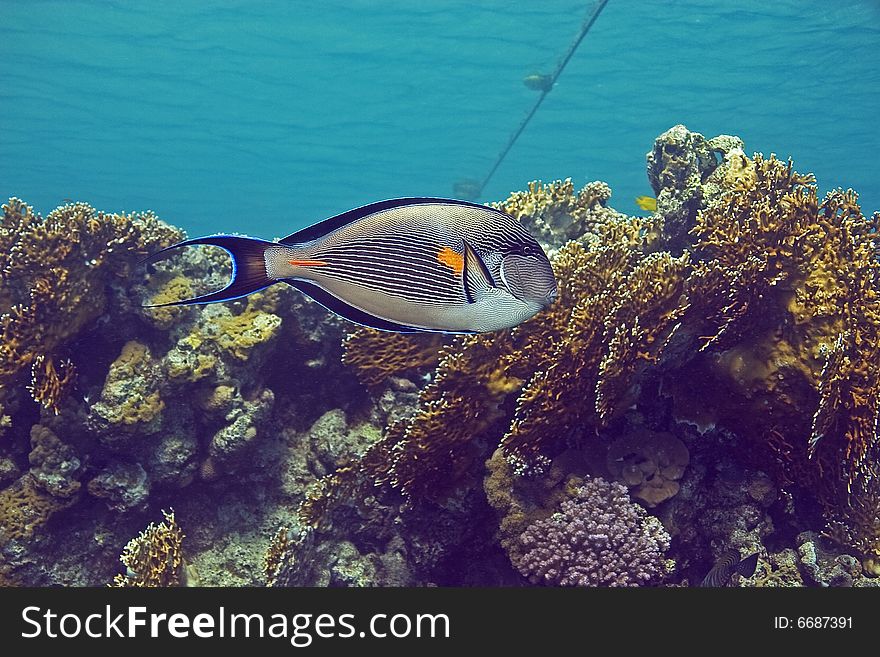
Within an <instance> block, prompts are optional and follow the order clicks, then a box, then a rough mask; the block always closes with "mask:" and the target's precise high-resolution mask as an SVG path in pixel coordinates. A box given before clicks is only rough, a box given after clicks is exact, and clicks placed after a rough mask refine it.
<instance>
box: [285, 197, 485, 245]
mask: <svg viewBox="0 0 880 657" xmlns="http://www.w3.org/2000/svg"><path fill="white" fill-rule="evenodd" d="M434 203H442V204H444V205H463V206H468V207H473V208H481V209H483V210H491V209H492V208H487V207H486V206H485V205H480V204H479V203H470V202H468V201H458V200H455V199H449V198H433V197H427V196H424V197H422V196H419V197H410V198H392V199H388V200H387V201H377V202H376V203H370V204H369V205H363V206H361V207H359V208H354V209H353V210H348V211H347V212H343V213H342V214H337V215H336V216H335V217H330V218H329V219H324V221H319V222H318V223H316V224H313V225H311V226H309V227H308V228H303V229H302V230H298V231H296V232H295V233H292V234H291V235H288V236H287V237H284V238H282V239H280V240H279V242H280V243H281V244H305V243H306V242H313V241H314V240H317V239H320V238H322V237H324V235H327V234H328V233H332V232H333V231H334V230H337V229H338V228H342V227H343V226H347V225H348V224H351V223H354V222H355V221H357V220H358V219H362V218H364V217H367V216H369V215H371V214H376V213H378V212H382V211H384V210H390V209H392V208H399V207H403V206H405V205H427V204H434Z"/></svg>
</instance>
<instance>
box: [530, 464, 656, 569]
mask: <svg viewBox="0 0 880 657" xmlns="http://www.w3.org/2000/svg"><path fill="white" fill-rule="evenodd" d="M520 543H521V548H520V551H521V554H522V556H519V557H518V558H517V559H516V561H515V564H514V565H515V566H516V567H517V569H518V570H519V571H520V572H521V573H523V575H526V576H527V577H528V578H529V579H530V580H531V581H532V582H534V583H536V584H538V583H540V584H549V585H558V586H644V585H648V584H652V583H653V584H656V583H658V582H659V581H660V580H662V578H663V576H664V575H665V573H666V572H667V571H668V570H669V567H668V566H667V564H666V563H665V561H664V559H663V554H664V553H665V552H666V550H667V549H669V534H667V533H666V530H665V529H663V525H661V524H660V521H659V520H657V519H656V518H654V517H653V516H648V515H647V514H646V513H645V511H644V509H642V507H640V506H638V505H636V504H633V503H632V502H631V501H630V499H629V496H628V495H627V494H626V488H624V487H623V486H621V485H620V484H617V483H609V482H607V481H605V480H604V479H600V478H596V479H590V480H587V481H586V482H585V483H584V484H583V486H581V487H580V488H578V489H577V490H576V491H575V493H574V497H573V498H572V499H570V500H567V501H566V502H563V503H562V505H561V507H560V510H559V512H558V513H555V514H553V515H552V516H550V517H549V518H547V519H545V520H538V521H536V522H535V523H533V524H531V525H529V527H528V528H527V529H526V530H525V531H524V532H523V533H522V535H521V536H520Z"/></svg>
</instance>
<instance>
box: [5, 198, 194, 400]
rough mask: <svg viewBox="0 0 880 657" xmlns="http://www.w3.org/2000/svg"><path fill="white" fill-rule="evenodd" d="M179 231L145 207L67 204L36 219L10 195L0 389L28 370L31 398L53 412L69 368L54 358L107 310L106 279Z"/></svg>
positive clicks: (121, 272) (122, 273) (123, 271)
mask: <svg viewBox="0 0 880 657" xmlns="http://www.w3.org/2000/svg"><path fill="white" fill-rule="evenodd" d="M180 237H181V233H180V231H178V230H176V229H173V228H171V227H170V226H168V225H167V224H164V223H162V222H160V221H159V220H158V219H156V217H155V216H154V215H152V214H150V213H147V214H139V215H121V214H105V213H102V212H97V211H95V210H94V209H93V208H91V207H90V206H88V205H87V204H85V203H73V204H70V205H65V206H61V207H59V208H57V209H55V210H53V211H52V212H50V213H49V214H48V215H47V216H46V218H45V219H43V218H42V217H40V216H39V215H36V214H34V212H33V209H32V208H31V207H29V206H28V205H26V204H25V203H24V202H22V201H20V200H19V199H16V198H12V199H9V202H8V203H6V204H5V205H3V220H2V222H0V252H2V255H0V289H2V292H0V313H2V315H0V395H2V389H3V388H5V387H7V386H9V385H11V384H12V383H13V382H14V380H15V378H16V377H17V376H18V375H19V374H20V373H21V372H22V371H23V370H27V369H29V368H32V369H33V373H32V376H33V382H32V385H31V388H32V391H33V394H34V397H35V399H37V401H39V402H41V403H42V404H43V405H44V406H46V407H47V408H51V409H54V410H57V408H58V405H59V404H60V403H61V400H62V398H63V395H64V393H65V392H67V391H69V388H70V376H71V375H72V371H73V370H72V367H71V365H69V364H66V365H64V366H62V365H60V364H56V363H55V361H56V360H57V361H58V363H68V360H66V359H64V358H63V357H61V358H59V355H60V354H62V353H63V352H64V350H65V348H66V347H67V344H68V342H69V341H70V340H71V339H72V338H74V337H75V336H77V335H78V334H79V333H80V332H81V331H82V330H84V329H86V328H87V327H89V326H90V325H92V324H94V323H95V322H96V321H97V320H98V319H99V317H101V315H102V314H103V313H104V312H105V311H106V310H107V308H108V302H109V299H108V294H107V289H106V284H105V280H106V279H108V278H112V277H120V276H125V275H127V274H128V272H129V271H130V270H131V268H132V267H133V266H134V264H135V263H136V262H137V261H138V259H139V258H140V257H142V256H143V254H145V253H146V252H147V251H151V250H158V249H159V248H162V247H164V246H168V245H170V244H171V243H173V242H174V241H176V240H177V239H179V238H180ZM59 369H60V370H62V371H61V372H59ZM64 370H66V372H65V371H64Z"/></svg>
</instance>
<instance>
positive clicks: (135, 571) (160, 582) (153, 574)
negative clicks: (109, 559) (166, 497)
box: [113, 511, 186, 587]
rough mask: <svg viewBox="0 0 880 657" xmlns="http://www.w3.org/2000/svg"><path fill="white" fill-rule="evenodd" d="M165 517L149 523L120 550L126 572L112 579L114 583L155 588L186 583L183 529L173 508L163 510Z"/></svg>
mask: <svg viewBox="0 0 880 657" xmlns="http://www.w3.org/2000/svg"><path fill="white" fill-rule="evenodd" d="M162 515H164V516H165V520H163V521H162V522H160V523H159V524H158V525H157V524H155V523H152V522H151V523H150V524H149V525H148V526H147V528H146V529H145V530H144V531H142V532H141V533H140V534H139V535H138V536H137V537H135V538H133V539H131V540H130V541H129V542H128V543H127V544H126V545H125V548H123V550H122V555H121V556H120V557H119V560H120V561H121V562H122V563H123V564H125V570H126V572H125V574H124V575H117V576H116V577H114V578H113V586H118V587H123V586H134V587H158V586H180V585H181V584H185V582H186V567H185V565H184V562H183V553H182V550H181V546H182V544H183V538H184V535H183V531H182V530H181V529H180V527H179V526H178V524H177V521H176V520H175V518H174V511H171V512H170V513H167V512H165V511H163V512H162Z"/></svg>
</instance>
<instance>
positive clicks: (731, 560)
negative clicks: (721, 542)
mask: <svg viewBox="0 0 880 657" xmlns="http://www.w3.org/2000/svg"><path fill="white" fill-rule="evenodd" d="M757 567H758V553H757V552H755V553H754V554H750V555H749V556H747V557H746V558H745V559H742V560H740V554H739V550H728V551H727V552H725V553H724V554H722V555H721V556H720V557H719V558H718V561H716V562H715V565H714V566H712V569H711V570H710V571H709V572H708V573H707V574H706V577H705V578H703V581H702V582H701V583H700V586H704V587H722V586H729V585H730V578H731V577H733V575H734V573H738V574H740V575H742V576H743V577H751V576H752V575H754V574H755V569H756V568H757Z"/></svg>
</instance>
